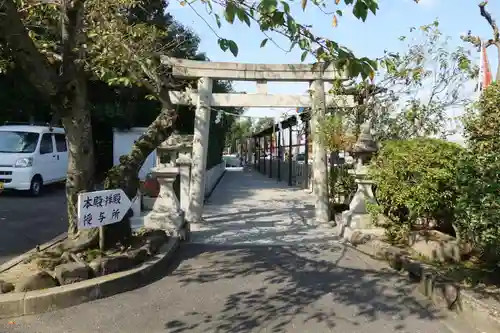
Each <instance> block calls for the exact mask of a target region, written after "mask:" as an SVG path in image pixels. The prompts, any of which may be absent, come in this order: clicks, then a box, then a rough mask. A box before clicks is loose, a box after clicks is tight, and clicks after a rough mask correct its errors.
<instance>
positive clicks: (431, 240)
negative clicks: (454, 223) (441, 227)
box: [409, 231, 464, 262]
mask: <svg viewBox="0 0 500 333" xmlns="http://www.w3.org/2000/svg"><path fill="white" fill-rule="evenodd" d="M410 237H411V238H410V239H409V240H410V241H409V244H410V246H411V248H412V249H413V250H414V251H416V252H417V253H419V254H420V255H422V256H424V257H427V258H429V259H431V260H437V261H440V262H449V261H453V262H460V260H461V257H462V252H464V251H463V249H462V248H461V247H462V245H461V244H459V242H458V241H456V240H455V239H454V238H453V237H451V236H448V235H445V234H441V233H440V232H437V231H429V232H425V233H424V232H419V233H413V235H411V236H410Z"/></svg>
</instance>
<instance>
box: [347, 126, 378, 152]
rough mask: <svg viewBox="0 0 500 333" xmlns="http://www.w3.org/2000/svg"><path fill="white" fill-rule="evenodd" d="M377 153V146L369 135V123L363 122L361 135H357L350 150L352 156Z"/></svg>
mask: <svg viewBox="0 0 500 333" xmlns="http://www.w3.org/2000/svg"><path fill="white" fill-rule="evenodd" d="M377 151H378V144H377V142H376V141H375V140H374V139H373V136H372V134H371V127H370V123H369V122H365V123H364V124H363V125H361V133H360V134H359V137H358V140H357V141H356V143H355V144H354V146H353V148H352V152H353V153H354V154H367V153H375V152H377Z"/></svg>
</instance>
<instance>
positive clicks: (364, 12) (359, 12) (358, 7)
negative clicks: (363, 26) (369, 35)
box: [352, 0, 368, 22]
mask: <svg viewBox="0 0 500 333" xmlns="http://www.w3.org/2000/svg"><path fill="white" fill-rule="evenodd" d="M352 13H353V14H354V16H355V17H356V18H358V19H361V20H362V21H363V22H365V21H366V17H367V16H368V6H367V5H366V4H365V3H364V2H362V1H361V0H358V1H356V4H355V5H354V8H353V9H352Z"/></svg>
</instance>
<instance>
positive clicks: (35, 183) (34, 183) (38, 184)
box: [29, 176, 43, 197]
mask: <svg viewBox="0 0 500 333" xmlns="http://www.w3.org/2000/svg"><path fill="white" fill-rule="evenodd" d="M42 187H43V181H42V178H40V176H35V177H33V179H32V180H31V186H30V190H29V192H30V194H31V196H33V197H38V196H39V195H40V194H41V193H42Z"/></svg>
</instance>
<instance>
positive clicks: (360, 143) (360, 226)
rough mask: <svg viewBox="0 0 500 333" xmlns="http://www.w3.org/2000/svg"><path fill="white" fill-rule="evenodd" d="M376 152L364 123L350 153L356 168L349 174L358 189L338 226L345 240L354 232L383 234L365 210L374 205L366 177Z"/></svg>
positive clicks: (371, 191) (368, 126)
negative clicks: (369, 205) (371, 204)
mask: <svg viewBox="0 0 500 333" xmlns="http://www.w3.org/2000/svg"><path fill="white" fill-rule="evenodd" d="M377 151H378V144H377V142H376V141H375V140H374V139H373V137H372V134H371V129H370V124H369V123H368V122H367V123H364V124H363V125H362V126H361V133H360V135H359V137H358V140H357V142H356V143H355V144H354V147H353V149H352V152H351V154H352V155H353V157H354V158H355V160H356V166H355V169H354V170H352V171H351V172H350V173H351V174H352V175H353V176H354V178H355V182H356V184H357V186H358V188H357V190H356V193H355V194H354V197H353V198H352V200H351V202H350V204H349V210H348V211H345V212H343V213H342V221H341V223H340V225H339V233H340V235H341V236H343V237H344V238H346V239H350V238H351V235H352V233H353V232H354V231H356V230H358V231H362V232H363V233H368V234H370V233H371V234H380V233H381V232H383V230H382V229H379V228H375V227H374V226H373V223H372V217H371V215H370V214H369V213H368V209H367V206H368V204H370V203H376V200H375V196H374V194H373V181H372V180H370V179H369V177H368V163H369V162H370V160H371V159H372V157H373V155H374V154H375V153H376V152H377Z"/></svg>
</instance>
